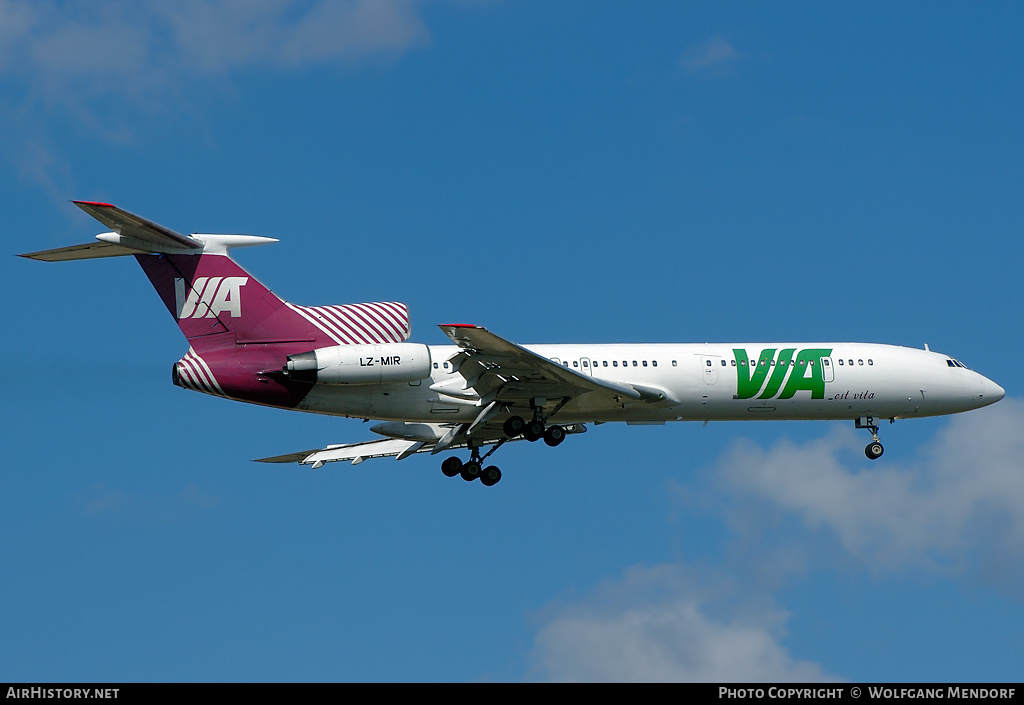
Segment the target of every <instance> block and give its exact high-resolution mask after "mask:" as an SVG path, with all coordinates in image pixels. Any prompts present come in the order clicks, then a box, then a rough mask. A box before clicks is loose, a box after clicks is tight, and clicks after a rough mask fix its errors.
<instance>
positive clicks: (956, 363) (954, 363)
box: [946, 358, 971, 370]
mask: <svg viewBox="0 0 1024 705" xmlns="http://www.w3.org/2000/svg"><path fill="white" fill-rule="evenodd" d="M946 364H947V365H949V366H950V367H962V368H964V369H965V370H969V369H971V368H970V367H968V366H967V365H965V364H964V363H962V362H960V361H959V360H954V359H953V358H947V359H946Z"/></svg>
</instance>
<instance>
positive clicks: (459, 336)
mask: <svg viewBox="0 0 1024 705" xmlns="http://www.w3.org/2000/svg"><path fill="white" fill-rule="evenodd" d="M441 330H442V331H444V332H445V334H446V335H447V336H448V337H449V338H451V339H452V341H453V342H454V343H455V344H456V345H458V346H459V348H460V351H459V353H458V354H457V355H456V356H455V357H453V358H452V359H451V361H450V362H451V363H452V364H453V365H454V367H455V369H456V370H457V371H458V372H459V374H460V375H461V376H462V377H463V378H464V379H465V380H466V387H467V388H472V390H473V391H474V392H475V394H476V395H477V396H479V397H480V398H481V400H483V401H484V402H488V403H489V402H495V403H498V404H500V405H503V406H505V407H506V408H507V407H509V406H513V405H516V404H529V403H532V402H533V401H535V400H543V403H542V404H540V403H539V405H542V406H544V407H545V411H546V412H547V415H549V416H550V415H553V414H554V413H555V412H557V411H558V409H560V408H562V406H564V405H565V404H566V403H567V402H569V401H571V400H573V399H575V398H578V397H581V396H583V395H590V397H591V401H592V402H595V403H596V404H597V405H607V406H610V407H611V406H621V405H623V404H630V403H636V402H640V401H643V402H655V401H665V400H669V399H670V398H669V396H668V394H667V392H665V390H662V389H656V388H653V387H647V386H641V385H637V384H626V383H622V382H612V381H609V380H606V379H601V378H599V377H590V376H588V375H585V374H582V373H580V372H576V371H575V370H573V369H570V368H568V367H565V366H563V365H559V364H558V363H556V362H554V361H552V360H550V359H548V358H546V357H544V356H543V355H538V354H537V353H535V352H533V351H531V350H527V349H526V348H524V347H522V346H520V345H516V344H515V343H511V342H509V341H507V340H505V339H503V338H499V337H498V336H496V335H495V334H494V333H491V332H490V331H488V330H487V329H486V328H483V327H482V326H474V325H465V324H447V325H442V326H441ZM432 389H434V390H435V391H440V392H442V393H451V392H455V395H456V396H457V395H458V393H459V391H460V390H448V391H445V390H444V389H440V388H438V387H437V386H435V387H432ZM463 393H464V392H463Z"/></svg>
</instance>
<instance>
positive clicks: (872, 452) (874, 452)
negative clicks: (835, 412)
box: [854, 416, 885, 460]
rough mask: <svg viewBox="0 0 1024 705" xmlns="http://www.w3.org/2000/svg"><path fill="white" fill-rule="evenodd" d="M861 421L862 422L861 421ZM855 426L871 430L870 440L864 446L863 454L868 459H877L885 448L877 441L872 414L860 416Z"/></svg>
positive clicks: (876, 428) (876, 429) (876, 431)
mask: <svg viewBox="0 0 1024 705" xmlns="http://www.w3.org/2000/svg"><path fill="white" fill-rule="evenodd" d="M862 421H863V423H861V422H862ZM854 423H855V425H856V426H857V428H866V429H868V430H869V431H871V442H870V443H868V445H867V447H866V448H864V455H866V456H868V460H878V459H879V458H881V457H882V453H884V452H885V448H883V447H882V444H881V443H880V442H879V441H878V426H877V425H876V424H875V417H874V416H862V417H861V418H859V419H857V420H856V421H855V422H854Z"/></svg>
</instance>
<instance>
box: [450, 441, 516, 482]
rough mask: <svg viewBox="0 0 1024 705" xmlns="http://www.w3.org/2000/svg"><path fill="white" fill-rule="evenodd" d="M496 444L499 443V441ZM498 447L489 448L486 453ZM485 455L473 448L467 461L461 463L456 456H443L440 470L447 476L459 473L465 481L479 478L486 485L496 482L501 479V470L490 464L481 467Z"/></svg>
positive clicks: (488, 453)
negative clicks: (481, 455)
mask: <svg viewBox="0 0 1024 705" xmlns="http://www.w3.org/2000/svg"><path fill="white" fill-rule="evenodd" d="M498 445H501V444H500V443H499V444H498ZM497 449H498V446H497V445H496V446H494V447H493V448H491V449H490V450H489V451H488V452H487V455H490V454H491V453H493V452H494V451H496V450H497ZM487 455H485V456H483V458H481V457H480V449H479V448H473V449H472V455H471V456H470V458H469V462H466V463H463V462H462V461H461V460H459V458H458V457H457V456H454V455H453V456H452V457H450V458H445V459H444V462H443V463H441V472H443V473H444V474H445V475H447V476H448V477H455V476H456V475H461V476H462V479H463V480H465V481H466V482H472V481H473V480H475V479H477V478H478V477H479V478H480V482H482V483H483V484H484V485H486V486H487V487H490V486H491V485H496V484H498V480H500V479H501V470H499V469H498V468H497V467H496V466H494V465H490V466H488V467H483V461H484V460H485V459H486V458H487Z"/></svg>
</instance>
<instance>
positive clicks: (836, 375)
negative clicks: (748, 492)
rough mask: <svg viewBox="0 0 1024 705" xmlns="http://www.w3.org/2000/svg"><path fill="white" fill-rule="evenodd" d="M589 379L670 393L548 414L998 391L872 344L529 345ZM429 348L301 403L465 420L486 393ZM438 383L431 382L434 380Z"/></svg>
mask: <svg viewBox="0 0 1024 705" xmlns="http://www.w3.org/2000/svg"><path fill="white" fill-rule="evenodd" d="M524 347H526V348H528V349H529V350H531V351H533V352H535V353H537V354H539V355H542V356H544V357H547V358H549V359H551V360H553V361H554V362H556V363H557V364H560V365H562V366H565V367H568V368H570V369H572V370H573V371H575V372H578V373H580V374H583V375H588V376H593V377H597V378H600V379H603V380H607V381H610V382H619V383H629V384H634V385H642V386H644V387H645V388H650V389H656V390H660V391H662V392H664V396H665V398H664V399H663V400H661V401H655V402H651V401H649V400H645V401H634V400H621V401H617V402H614V403H613V402H610V401H609V400H608V398H607V395H596V394H584V395H581V396H579V397H576V398H574V399H572V400H571V401H570V402H568V403H567V404H565V405H564V406H563V407H562V408H561V409H559V410H558V412H557V413H556V414H554V415H553V416H552V418H551V419H550V421H552V422H557V423H562V424H570V423H586V422H607V421H624V422H634V423H635V422H641V423H643V422H647V423H651V422H653V423H661V422H664V421H706V420H723V421H725V420H749V419H760V420H765V419H856V418H860V417H866V416H871V417H877V418H909V417H918V416H936V415H941V414H950V413H955V412H959V411H967V410H970V409H976V408H979V407H982V406H986V405H988V404H992V403H994V402H996V401H998V400H999V399H1001V398H1002V397H1003V394H1004V391H1003V389H1002V388H1001V387H1000V386H999V385H997V384H996V383H994V382H992V381H991V380H989V379H987V378H986V377H984V376H982V375H980V374H978V373H976V372H973V371H971V370H969V369H967V368H966V367H963V366H962V365H961V364H960V363H958V362H956V361H955V360H953V359H952V358H950V357H948V356H946V355H942V354H939V353H935V352H931V351H927V350H917V349H912V348H903V347H897V346H892V345H880V344H871V343H737V344H726V343H706V344H622V345H609V344H596V345H529V346H524ZM458 352H459V348H457V347H456V346H454V345H438V346H430V355H431V360H432V364H431V376H430V377H429V378H425V379H423V380H419V381H416V382H410V383H396V384H385V385H325V384H317V385H316V386H314V387H313V389H312V391H311V392H310V393H309V395H308V396H307V397H306V398H305V399H304V400H303V401H302V402H301V403H300V404H299V406H298V407H297V408H298V409H300V410H303V411H309V412H313V413H321V414H332V415H338V416H352V417H364V418H374V419H382V420H393V421H407V422H408V421H411V422H417V421H419V422H430V423H444V422H455V421H459V422H466V421H472V420H473V419H474V418H476V417H477V415H478V414H479V413H480V409H481V406H482V405H484V404H485V403H486V400H481V399H479V398H474V396H473V394H472V390H471V389H470V390H469V391H468V392H466V391H462V392H460V393H459V395H449V394H445V393H444V391H437V389H438V387H439V385H441V389H442V390H444V389H446V388H448V389H453V390H458V389H460V388H462V387H463V386H464V385H463V384H462V382H463V380H462V379H461V377H460V376H459V375H458V373H457V372H455V371H454V370H453V369H452V366H451V365H450V364H449V363H448V361H449V360H450V359H451V358H453V357H454V356H455V355H456V354H457V353H458ZM432 386H433V387H434V389H431V387H432Z"/></svg>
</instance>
